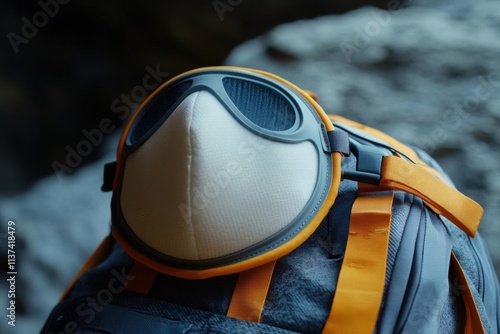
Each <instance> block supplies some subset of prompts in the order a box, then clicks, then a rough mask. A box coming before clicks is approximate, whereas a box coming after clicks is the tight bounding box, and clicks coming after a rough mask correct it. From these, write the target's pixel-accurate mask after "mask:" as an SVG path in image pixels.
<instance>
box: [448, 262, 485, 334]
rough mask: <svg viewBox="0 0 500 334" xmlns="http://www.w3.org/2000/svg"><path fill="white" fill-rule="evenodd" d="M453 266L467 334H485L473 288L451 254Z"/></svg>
mask: <svg viewBox="0 0 500 334" xmlns="http://www.w3.org/2000/svg"><path fill="white" fill-rule="evenodd" d="M451 265H452V267H453V269H454V271H455V273H456V275H457V278H458V284H459V287H460V292H461V294H462V297H463V300H464V305H465V314H466V319H465V330H464V333H465V334H484V333H486V330H485V329H484V326H483V322H482V320H481V316H480V315H479V310H478V309H477V304H476V301H475V300H474V296H473V295H472V291H471V287H470V284H469V282H468V281H467V277H466V276H465V272H464V270H463V268H462V266H461V265H460V262H459V261H458V258H457V256H456V255H455V253H451Z"/></svg>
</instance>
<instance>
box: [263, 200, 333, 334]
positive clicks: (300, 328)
mask: <svg viewBox="0 0 500 334" xmlns="http://www.w3.org/2000/svg"><path fill="white" fill-rule="evenodd" d="M341 201H342V199H341ZM336 205H337V204H336ZM327 231H328V226H327V222H323V223H322V224H321V225H320V227H319V228H318V229H317V230H316V232H315V233H314V234H313V235H312V236H311V237H310V238H309V239H308V240H307V241H306V242H305V243H304V244H303V245H302V246H301V247H299V248H297V249H296V250H294V251H293V252H292V253H290V254H289V255H288V256H286V257H283V258H281V259H279V260H278V261H277V262H276V266H275V268H274V276H273V280H272V282H271V286H270V289H269V292H268V295H267V300H266V304H265V305H264V310H263V312H262V317H261V322H263V323H266V324H270V325H273V326H276V327H282V328H285V329H289V330H293V331H297V332H301V333H320V332H321V330H322V328H323V326H324V324H325V321H326V318H327V316H328V312H329V310H330V305H331V303H332V299H333V293H334V290H335V285H336V282H337V278H338V274H339V271H340V266H341V264H342V260H341V259H339V258H337V259H329V258H328V249H327V244H326V238H327Z"/></svg>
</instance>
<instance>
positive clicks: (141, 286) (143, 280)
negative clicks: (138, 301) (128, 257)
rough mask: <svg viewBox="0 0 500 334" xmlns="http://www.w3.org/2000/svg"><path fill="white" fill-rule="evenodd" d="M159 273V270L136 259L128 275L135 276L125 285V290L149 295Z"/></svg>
mask: <svg viewBox="0 0 500 334" xmlns="http://www.w3.org/2000/svg"><path fill="white" fill-rule="evenodd" d="M157 274H158V272H157V271H156V270H154V269H151V268H149V267H148V266H146V265H144V264H142V263H140V262H138V261H134V264H133V265H132V268H130V272H129V273H128V275H131V276H134V277H135V278H134V279H133V280H130V281H129V282H128V284H127V285H126V286H125V290H128V291H131V292H137V293H140V294H143V295H147V294H148V292H149V290H150V289H151V287H152V286H153V283H154V281H155V278H156V275H157Z"/></svg>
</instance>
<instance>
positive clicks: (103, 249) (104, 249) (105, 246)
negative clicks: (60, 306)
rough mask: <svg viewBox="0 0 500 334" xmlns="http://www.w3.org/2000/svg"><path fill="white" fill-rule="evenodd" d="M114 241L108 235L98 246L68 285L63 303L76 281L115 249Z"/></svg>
mask: <svg viewBox="0 0 500 334" xmlns="http://www.w3.org/2000/svg"><path fill="white" fill-rule="evenodd" d="M113 244H114V240H113V238H112V237H111V235H108V236H107V237H106V238H104V239H103V240H102V241H101V243H100V244H99V246H97V248H96V250H95V251H94V253H92V255H90V256H89V258H88V259H87V261H85V263H84V264H83V265H82V267H81V268H80V270H78V272H77V273H76V275H75V277H73V279H72V280H71V282H70V283H69V284H68V286H67V287H66V289H65V290H64V292H63V294H62V295H61V297H60V298H59V301H60V302H61V301H63V299H64V298H66V296H67V295H68V293H69V292H70V291H71V289H73V286H74V285H75V283H76V281H78V279H79V278H80V276H82V275H83V274H84V273H86V272H87V271H88V270H89V269H91V268H93V267H95V266H96V265H97V264H99V263H101V262H102V261H103V260H104V259H105V258H106V257H107V256H108V255H109V253H110V252H111V250H112V248H113Z"/></svg>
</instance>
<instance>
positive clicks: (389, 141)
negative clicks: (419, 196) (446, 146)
mask: <svg viewBox="0 0 500 334" xmlns="http://www.w3.org/2000/svg"><path fill="white" fill-rule="evenodd" d="M328 116H329V118H330V119H331V120H332V121H334V122H338V123H342V124H345V125H349V126H352V127H354V128H356V129H358V130H361V131H364V132H366V133H368V134H370V135H372V136H374V137H376V138H378V139H380V140H382V141H383V142H386V143H387V144H388V145H390V146H392V147H393V148H395V149H396V150H398V151H399V152H402V153H403V154H405V155H406V156H407V157H409V158H410V159H411V160H413V161H414V162H415V163H416V164H417V165H419V166H422V167H423V168H424V169H426V170H427V171H428V172H429V173H431V174H433V175H434V176H435V177H437V178H438V179H441V180H443V181H445V180H446V178H445V177H444V175H442V174H441V172H439V171H438V170H436V169H435V168H432V167H431V166H429V165H427V164H426V163H425V162H423V161H422V160H421V159H420V157H419V156H418V154H417V152H415V150H413V149H412V148H411V147H409V146H406V145H405V144H403V143H401V142H399V141H398V140H396V139H394V138H393V137H391V136H389V135H388V134H386V133H384V132H382V131H380V130H377V129H374V128H371V127H369V126H366V125H363V124H361V123H358V122H355V121H352V120H350V119H347V118H345V117H342V116H338V115H328Z"/></svg>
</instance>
